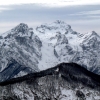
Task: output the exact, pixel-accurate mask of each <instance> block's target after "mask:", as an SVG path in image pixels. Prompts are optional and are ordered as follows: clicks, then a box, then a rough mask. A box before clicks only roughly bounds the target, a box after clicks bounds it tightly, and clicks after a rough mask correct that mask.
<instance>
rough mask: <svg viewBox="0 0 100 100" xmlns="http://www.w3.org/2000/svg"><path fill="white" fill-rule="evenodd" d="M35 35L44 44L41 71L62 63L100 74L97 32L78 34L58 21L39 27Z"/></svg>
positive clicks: (99, 43) (40, 63)
mask: <svg viewBox="0 0 100 100" xmlns="http://www.w3.org/2000/svg"><path fill="white" fill-rule="evenodd" d="M35 33H36V34H37V35H38V36H39V38H40V40H41V41H42V43H43V45H42V47H41V50H42V55H43V56H42V58H41V61H40V62H39V65H38V66H39V68H40V69H41V70H42V69H45V68H48V67H49V68H50V67H52V66H54V65H56V64H58V63H61V62H75V63H78V64H80V65H82V66H84V67H85V68H87V69H88V70H90V71H92V72H94V73H97V74H100V59H99V58H100V53H99V52H100V36H99V35H98V34H97V33H96V32H95V31H92V32H89V33H84V34H83V33H78V32H76V31H73V30H72V28H71V26H70V25H68V24H66V23H65V22H63V21H59V20H57V21H55V22H53V23H51V24H44V25H41V26H38V27H37V28H36V31H35ZM51 62H52V63H51ZM45 65H46V66H45Z"/></svg>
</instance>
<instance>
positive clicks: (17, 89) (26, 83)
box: [0, 63, 100, 100]
mask: <svg viewBox="0 0 100 100" xmlns="http://www.w3.org/2000/svg"><path fill="white" fill-rule="evenodd" d="M21 81H23V82H21ZM2 85H3V86H2ZM99 99H100V76H99V75H96V74H94V73H91V72H89V71H88V70H86V69H84V68H83V67H81V66H79V65H77V64H75V63H61V64H59V65H57V66H56V67H54V68H50V69H48V70H44V71H41V72H38V73H33V74H29V75H26V76H24V77H20V78H14V79H12V80H8V81H5V82H2V83H0V100H99Z"/></svg>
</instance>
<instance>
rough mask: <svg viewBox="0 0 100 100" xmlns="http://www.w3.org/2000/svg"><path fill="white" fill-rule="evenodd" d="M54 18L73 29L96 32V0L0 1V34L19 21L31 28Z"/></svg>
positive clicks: (99, 26)
mask: <svg viewBox="0 0 100 100" xmlns="http://www.w3.org/2000/svg"><path fill="white" fill-rule="evenodd" d="M47 1H48V2H47ZM55 20H62V21H65V22H66V23H67V24H69V25H71V26H72V29H73V30H75V31H77V32H81V33H86V32H90V31H92V30H94V31H96V32H97V33H99V34H100V0H53V1H52V0H36V1H34V0H24V1H23V0H22V1H21V0H19V1H18V0H17V1H16V2H15V1H13V2H12V0H9V2H7V0H6V1H5V0H2V1H0V34H1V33H4V32H6V31H8V30H10V29H11V28H13V27H15V26H16V25H18V24H19V23H22V22H23V23H26V24H28V25H29V27H35V26H37V25H40V24H42V23H52V22H54V21H55Z"/></svg>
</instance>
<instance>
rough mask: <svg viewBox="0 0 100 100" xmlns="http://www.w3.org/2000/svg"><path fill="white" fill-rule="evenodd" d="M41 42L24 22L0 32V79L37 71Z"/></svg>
mask: <svg viewBox="0 0 100 100" xmlns="http://www.w3.org/2000/svg"><path fill="white" fill-rule="evenodd" d="M41 46H42V42H41V41H40V39H39V38H38V36H36V35H35V34H34V32H33V30H32V28H28V26H27V25H26V24H24V23H21V24H19V25H18V26H16V27H15V28H13V29H12V30H10V31H8V32H6V33H4V34H2V36H1V39H0V81H3V80H6V79H9V78H12V77H17V76H21V75H24V74H28V73H31V72H37V71H39V68H38V60H39V59H41Z"/></svg>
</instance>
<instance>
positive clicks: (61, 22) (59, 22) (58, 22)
mask: <svg viewBox="0 0 100 100" xmlns="http://www.w3.org/2000/svg"><path fill="white" fill-rule="evenodd" d="M54 23H56V24H65V22H64V21H61V20H56V21H55V22H54Z"/></svg>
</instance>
